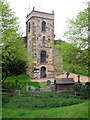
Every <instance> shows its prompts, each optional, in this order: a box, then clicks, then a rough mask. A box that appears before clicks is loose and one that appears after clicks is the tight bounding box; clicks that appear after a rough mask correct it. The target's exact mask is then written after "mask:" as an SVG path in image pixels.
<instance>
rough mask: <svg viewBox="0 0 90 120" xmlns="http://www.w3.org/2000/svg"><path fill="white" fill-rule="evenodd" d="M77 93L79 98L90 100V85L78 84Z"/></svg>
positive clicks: (87, 83) (76, 86)
mask: <svg viewBox="0 0 90 120" xmlns="http://www.w3.org/2000/svg"><path fill="white" fill-rule="evenodd" d="M75 91H76V92H77V94H78V95H79V96H81V98H90V83H89V82H86V83H85V85H82V84H80V83H76V84H75Z"/></svg>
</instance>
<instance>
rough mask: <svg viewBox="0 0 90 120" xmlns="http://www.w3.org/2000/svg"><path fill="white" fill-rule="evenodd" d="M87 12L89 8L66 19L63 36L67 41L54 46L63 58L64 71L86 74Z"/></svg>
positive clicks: (87, 61) (87, 59) (87, 57)
mask: <svg viewBox="0 0 90 120" xmlns="http://www.w3.org/2000/svg"><path fill="white" fill-rule="evenodd" d="M88 13H89V8H87V9H84V10H83V11H82V12H79V13H78V14H77V16H76V17H75V18H71V19H68V20H67V23H68V30H67V31H66V32H65V33H64V37H66V38H67V39H68V40H69V43H62V44H61V45H58V46H56V47H57V48H58V49H59V56H61V58H63V60H62V61H61V64H63V69H64V71H67V72H73V73H78V74H83V75H88V63H89V61H90V58H89V56H88V51H89V48H88V30H89V29H88V23H89V19H88Z"/></svg>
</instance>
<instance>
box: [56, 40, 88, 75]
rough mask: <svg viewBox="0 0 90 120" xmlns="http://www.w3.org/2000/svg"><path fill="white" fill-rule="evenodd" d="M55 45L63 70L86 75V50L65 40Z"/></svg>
mask: <svg viewBox="0 0 90 120" xmlns="http://www.w3.org/2000/svg"><path fill="white" fill-rule="evenodd" d="M55 47H56V48H57V49H58V51H59V53H58V55H59V56H60V57H61V58H62V60H61V62H60V64H62V66H63V70H64V71H66V72H71V73H78V74H82V75H88V57H87V56H88V53H87V50H81V49H80V48H79V47H76V46H75V45H74V44H72V43H66V42H62V43H61V44H58V45H55Z"/></svg>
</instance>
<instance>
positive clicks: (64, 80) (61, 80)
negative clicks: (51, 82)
mask: <svg viewBox="0 0 90 120" xmlns="http://www.w3.org/2000/svg"><path fill="white" fill-rule="evenodd" d="M55 80H56V84H74V83H75V81H74V79H73V78H56V79H55Z"/></svg>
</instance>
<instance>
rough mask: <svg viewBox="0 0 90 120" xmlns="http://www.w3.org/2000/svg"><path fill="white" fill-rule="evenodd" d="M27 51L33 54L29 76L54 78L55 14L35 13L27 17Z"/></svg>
mask: <svg viewBox="0 0 90 120" xmlns="http://www.w3.org/2000/svg"><path fill="white" fill-rule="evenodd" d="M26 37H27V49H28V51H30V52H31V53H32V55H31V56H30V59H34V61H33V62H32V63H31V64H30V67H29V69H28V74H29V75H30V77H32V78H52V77H54V48H53V45H54V12H52V13H45V12H39V11H35V10H34V8H33V11H32V12H31V13H30V14H29V15H27V17H26Z"/></svg>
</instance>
